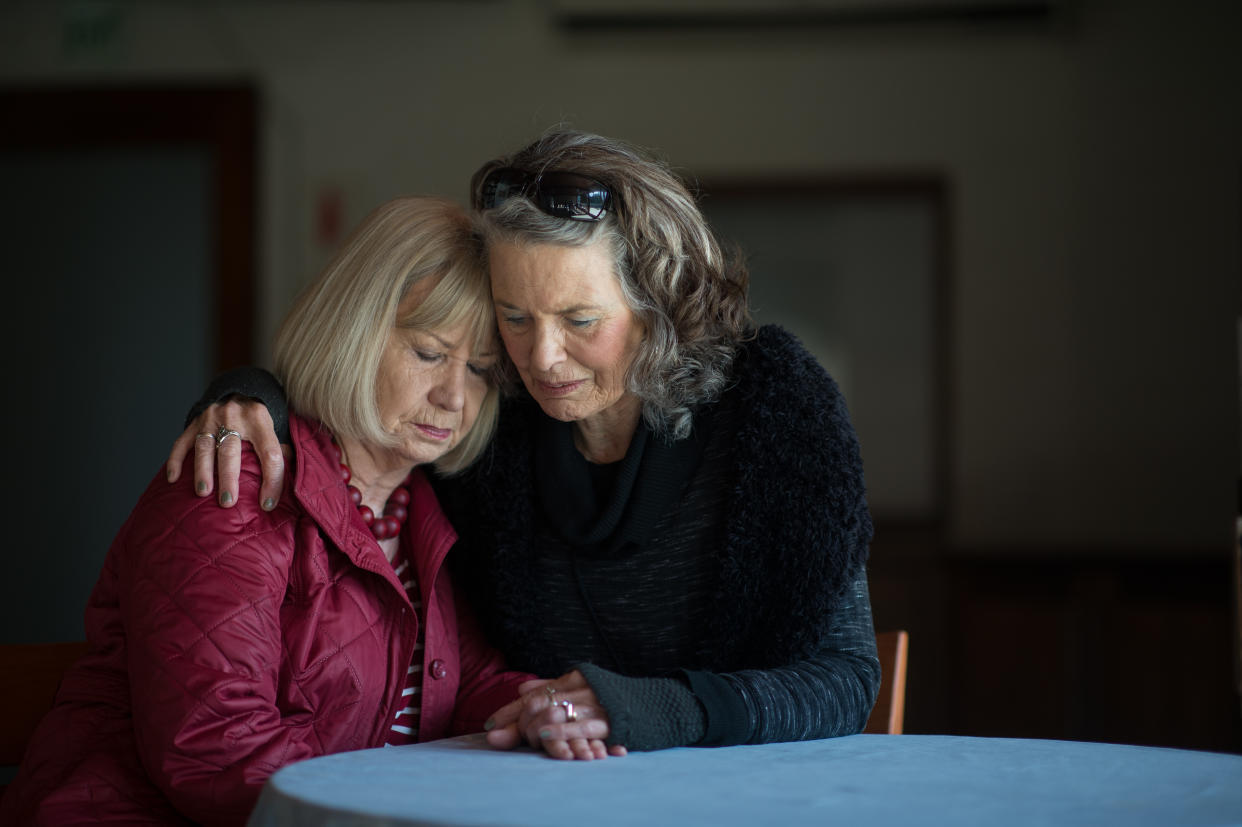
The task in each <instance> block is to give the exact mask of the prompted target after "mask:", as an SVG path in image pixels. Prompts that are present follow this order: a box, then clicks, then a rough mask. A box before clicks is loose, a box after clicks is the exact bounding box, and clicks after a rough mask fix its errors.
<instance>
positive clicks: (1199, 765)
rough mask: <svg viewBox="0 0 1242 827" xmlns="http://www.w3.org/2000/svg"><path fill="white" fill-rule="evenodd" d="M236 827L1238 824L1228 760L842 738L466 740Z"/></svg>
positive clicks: (409, 750) (365, 767)
mask: <svg viewBox="0 0 1242 827" xmlns="http://www.w3.org/2000/svg"><path fill="white" fill-rule="evenodd" d="M249 823H250V824H251V825H255V826H257V827H274V826H275V825H298V827H314V826H315V825H334V827H344V825H413V824H449V825H548V824H559V825H570V824H575V825H576V824H582V825H590V827H603V825H611V824H626V825H658V824H712V825H728V824H739V825H741V824H744V825H748V827H753V825H759V824H830V823H835V824H861V825H867V827H879V826H880V825H911V824H945V823H952V824H965V825H972V824H980V825H983V824H986V825H996V824H1004V825H1027V824H1040V825H1076V824H1081V825H1092V826H1093V827H1095V826H1096V825H1107V824H1119V825H1121V824H1124V825H1145V824H1150V825H1160V827H1168V825H1179V827H1188V826H1189V825H1198V824H1203V825H1207V824H1242V755H1231V754H1224V753H1211V752H1195V751H1189V750H1176V749H1160V748H1153V747H1136V746H1126V745H1120V744H1099V743H1087V742H1077V741H1040V740H1028V739H1013V738H967V737H956V736H940V735H854V736H851V737H848V738H832V739H827V740H822V741H802V742H797V743H787V744H763V745H757V746H740V747H726V748H719V749H695V748H683V749H670V750H663V751H661V752H647V753H638V752H636V753H631V754H630V755H628V756H626V757H624V758H608V759H605V760H603V761H589V762H569V761H564V762H563V761H555V760H552V759H549V758H546V757H545V756H543V755H542V754H540V753H537V752H533V751H530V750H525V749H523V750H519V751H514V752H497V751H493V750H490V749H488V748H487V747H486V745H485V744H484V742H483V739H482V736H474V735H472V736H465V737H462V738H450V739H446V740H443V741H434V742H431V743H427V744H417V745H412V746H406V747H393V748H384V749H372V750H361V751H358V752H347V753H340V754H337V755H327V756H324V757H322V758H315V759H312V760H309V761H303V762H301V763H298V764H293V765H290V766H288V767H285V768H284V769H282V770H280V771H279V772H277V773H276V774H275V775H273V776H272V777H271V779H269V781H268V783H267V785H266V787H265V788H264V790H263V794H262V796H261V798H260V799H259V804H258V806H257V807H256V808H255V811H254V813H253V815H252V816H251V819H250V822H249Z"/></svg>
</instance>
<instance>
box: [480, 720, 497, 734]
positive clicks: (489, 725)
mask: <svg viewBox="0 0 1242 827" xmlns="http://www.w3.org/2000/svg"><path fill="white" fill-rule="evenodd" d="M495 728H496V719H495V718H488V719H487V721H486V722H485V723H484V724H483V731H484V732H491V731H492V730H493V729H495Z"/></svg>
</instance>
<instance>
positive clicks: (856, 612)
mask: <svg viewBox="0 0 1242 827" xmlns="http://www.w3.org/2000/svg"><path fill="white" fill-rule="evenodd" d="M578 668H579V669H580V670H581V671H582V673H583V675H584V676H585V677H586V679H587V682H588V683H590V684H591V688H592V689H593V690H594V691H595V694H596V697H598V698H599V701H600V704H601V705H602V706H603V707H604V708H605V709H606V710H607V711H608V714H609V719H610V723H611V728H612V734H611V736H610V737H609V738H608V743H610V744H622V745H624V746H625V747H627V748H628V749H632V750H655V749H665V748H668V747H677V746H687V745H691V744H702V745H704V746H723V745H728V744H742V743H752V744H762V743H772V742H776V741H805V740H810V739H814V738H830V737H833V736H837V735H852V734H853V733H856V732H861V731H862V728H863V727H864V726H866V725H867V718H868V716H869V715H870V714H871V707H872V706H873V705H874V704H875V698H876V694H877V692H878V690H879V686H880V662H879V659H878V657H877V656H876V649H875V627H874V626H873V623H872V619H871V600H870V598H869V596H868V594H867V580H866V577H865V576H863V577H859V578H858V579H857V580H855V581H854V583H853V584H852V586H851V587H850V591H849V592H848V593H847V594H846V595H845V596H844V597H843V598H842V600H841V603H840V604H839V605H838V607H837V611H836V612H835V614H834V616H833V623H832V626H831V628H830V629H829V631H828V634H827V635H826V636H825V637H824V639H823V641H821V644H820V647H819V650H818V651H817V652H816V653H815V654H813V655H812V656H810V657H808V658H806V659H805V660H802V661H799V662H797V663H794V664H791V665H789V666H785V667H778V668H773V669H747V670H742V671H739V672H729V673H723V674H715V673H707V672H687V673H685V674H686V675H687V676H688V677H689V680H690V683H691V685H692V686H694V687H695V689H696V690H697V693H696V691H692V690H691V688H689V687H687V686H686V685H685V684H684V683H682V682H681V681H680V680H677V679H673V678H630V677H624V676H621V675H617V674H616V673H614V672H610V671H608V670H606V669H601V668H600V667H598V666H593V665H591V664H580V665H579V666H578ZM709 690H710V694H709ZM713 719H714V720H713ZM705 733H706V737H705Z"/></svg>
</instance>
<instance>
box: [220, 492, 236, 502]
mask: <svg viewBox="0 0 1242 827" xmlns="http://www.w3.org/2000/svg"><path fill="white" fill-rule="evenodd" d="M220 502H221V504H223V505H228V504H229V503H231V502H233V493H232V492H231V491H225V492H224V493H223V494H221V495H220Z"/></svg>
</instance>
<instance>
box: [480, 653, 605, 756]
mask: <svg viewBox="0 0 1242 827" xmlns="http://www.w3.org/2000/svg"><path fill="white" fill-rule="evenodd" d="M519 688H520V690H521V692H522V697H520V698H518V699H517V700H516V701H512V702H510V703H508V704H506V705H505V706H503V707H501V708H500V709H499V710H497V711H496V714H495V715H493V716H492V718H491V720H490V721H488V724H489V728H488V732H487V743H488V745H489V746H491V747H494V748H496V749H513V748H514V747H516V746H518V745H519V744H522V743H526V744H529V745H530V746H532V747H535V748H536V749H542V750H543V751H544V752H546V753H547V754H548V755H550V756H551V757H553V758H560V759H563V760H567V761H568V760H572V759H575V758H576V759H578V760H580V761H590V760H593V759H596V758H607V757H608V756H610V755H613V756H622V755H625V754H626V749H625V747H623V746H609V745H608V744H606V743H604V739H605V738H607V737H608V735H609V733H610V732H611V729H610V728H609V723H608V712H607V710H605V709H604V708H603V707H602V706H600V703H599V699H598V698H596V697H595V692H594V690H592V689H591V685H590V684H588V683H587V681H586V678H584V677H583V676H582V673H581V672H579V671H578V670H577V669H575V670H574V671H572V672H567V673H566V674H564V675H562V676H561V677H559V678H557V679H556V680H552V681H544V680H538V681H527V682H526V683H524V684H522V685H521V687H519Z"/></svg>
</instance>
